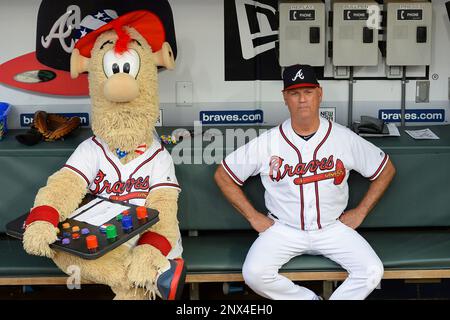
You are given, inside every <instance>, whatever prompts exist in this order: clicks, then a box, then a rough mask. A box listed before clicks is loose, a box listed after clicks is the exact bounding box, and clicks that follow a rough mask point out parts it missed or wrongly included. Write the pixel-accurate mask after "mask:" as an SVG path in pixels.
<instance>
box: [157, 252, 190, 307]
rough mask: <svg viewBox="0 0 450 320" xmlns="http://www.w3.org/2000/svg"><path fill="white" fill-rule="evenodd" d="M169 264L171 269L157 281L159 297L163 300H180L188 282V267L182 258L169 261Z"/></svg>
mask: <svg viewBox="0 0 450 320" xmlns="http://www.w3.org/2000/svg"><path fill="white" fill-rule="evenodd" d="M169 263H170V266H169V268H168V269H167V270H165V271H163V272H161V273H160V275H159V276H158V277H157V279H156V286H157V288H158V295H159V297H160V298H161V299H163V300H179V299H180V298H181V294H182V293H183V287H184V281H185V280H186V266H185V264H184V260H183V259H180V258H177V259H173V260H169Z"/></svg>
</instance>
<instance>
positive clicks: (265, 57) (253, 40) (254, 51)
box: [224, 0, 281, 81]
mask: <svg viewBox="0 0 450 320" xmlns="http://www.w3.org/2000/svg"><path fill="white" fill-rule="evenodd" d="M277 7H278V0H259V1H252V0H234V1H232V0H229V1H224V10H225V21H224V24H225V30H224V31H225V80H227V81H234V80H238V81H240V80H256V79H259V80H279V79H280V76H281V70H280V66H279V64H278V55H277V49H276V47H277V42H278V11H277Z"/></svg>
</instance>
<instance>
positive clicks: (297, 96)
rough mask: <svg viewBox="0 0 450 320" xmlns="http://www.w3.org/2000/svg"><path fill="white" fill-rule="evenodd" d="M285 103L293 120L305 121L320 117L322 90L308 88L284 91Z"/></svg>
mask: <svg viewBox="0 0 450 320" xmlns="http://www.w3.org/2000/svg"><path fill="white" fill-rule="evenodd" d="M283 98H284V102H285V103H286V105H287V106H288V108H289V113H290V114H291V117H292V118H297V119H304V118H311V119H312V118H314V117H316V116H317V117H318V116H319V107H320V103H321V102H322V88H320V87H317V88H314V87H306V88H295V89H290V90H286V91H283Z"/></svg>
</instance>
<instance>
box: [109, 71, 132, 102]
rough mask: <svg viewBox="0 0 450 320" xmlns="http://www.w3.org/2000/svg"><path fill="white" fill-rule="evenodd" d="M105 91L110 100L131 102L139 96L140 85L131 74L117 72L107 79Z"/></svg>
mask: <svg viewBox="0 0 450 320" xmlns="http://www.w3.org/2000/svg"><path fill="white" fill-rule="evenodd" d="M103 93H104V94H105V97H106V99H108V100H109V101H112V102H129V101H132V100H134V99H135V98H137V97H138V96H139V85H138V82H137V81H136V79H134V78H133V77H132V76H130V75H129V74H127V73H116V74H114V75H112V76H111V77H109V78H108V80H106V83H105V86H104V88H103Z"/></svg>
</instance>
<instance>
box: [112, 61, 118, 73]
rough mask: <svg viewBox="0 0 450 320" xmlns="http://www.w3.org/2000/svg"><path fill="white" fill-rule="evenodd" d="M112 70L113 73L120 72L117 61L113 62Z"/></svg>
mask: <svg viewBox="0 0 450 320" xmlns="http://www.w3.org/2000/svg"><path fill="white" fill-rule="evenodd" d="M112 71H113V73H119V72H120V68H119V65H118V64H117V63H114V64H113V65H112Z"/></svg>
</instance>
